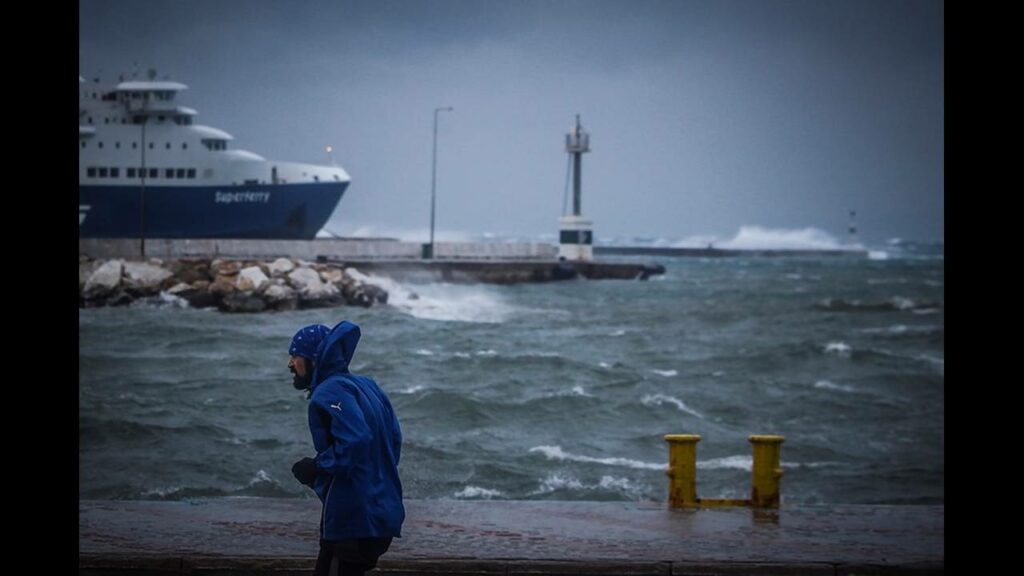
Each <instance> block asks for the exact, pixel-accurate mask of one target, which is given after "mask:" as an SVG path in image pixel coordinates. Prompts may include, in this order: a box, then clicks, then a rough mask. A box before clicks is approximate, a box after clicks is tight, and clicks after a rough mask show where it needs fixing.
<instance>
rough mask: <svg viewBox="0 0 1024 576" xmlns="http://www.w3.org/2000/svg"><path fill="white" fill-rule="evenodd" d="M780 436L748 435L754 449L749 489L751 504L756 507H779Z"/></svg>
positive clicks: (780, 473)
mask: <svg viewBox="0 0 1024 576" xmlns="http://www.w3.org/2000/svg"><path fill="white" fill-rule="evenodd" d="M784 441H785V438H784V437H782V436H759V435H752V436H750V443H751V445H752V446H753V449H754V473H753V482H752V487H751V490H750V499H751V501H752V504H753V505H754V506H756V507H758V508H778V507H779V479H780V478H782V466H781V464H780V460H781V452H782V443H783V442H784Z"/></svg>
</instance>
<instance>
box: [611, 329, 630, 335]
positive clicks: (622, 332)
mask: <svg viewBox="0 0 1024 576" xmlns="http://www.w3.org/2000/svg"><path fill="white" fill-rule="evenodd" d="M625 335H626V331H625V330H616V331H615V332H612V333H611V334H609V336H625Z"/></svg>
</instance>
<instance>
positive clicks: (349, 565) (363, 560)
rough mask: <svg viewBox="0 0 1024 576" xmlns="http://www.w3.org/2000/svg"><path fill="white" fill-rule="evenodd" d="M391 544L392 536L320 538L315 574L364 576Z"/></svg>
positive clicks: (314, 575)
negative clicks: (345, 538)
mask: <svg viewBox="0 0 1024 576" xmlns="http://www.w3.org/2000/svg"><path fill="white" fill-rule="evenodd" d="M390 546H391V538H359V539H355V540H320V555H319V556H317V558H316V568H314V569H313V576H362V575H363V574H364V573H365V572H367V571H369V570H373V568H374V567H375V566H377V559H378V558H380V556H381V555H382V554H384V553H385V552H387V551H388V547H390Z"/></svg>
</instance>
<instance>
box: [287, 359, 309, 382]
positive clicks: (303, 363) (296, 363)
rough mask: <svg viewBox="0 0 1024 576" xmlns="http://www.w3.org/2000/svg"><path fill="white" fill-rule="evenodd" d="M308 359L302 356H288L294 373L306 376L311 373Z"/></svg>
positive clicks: (289, 367)
mask: <svg viewBox="0 0 1024 576" xmlns="http://www.w3.org/2000/svg"><path fill="white" fill-rule="evenodd" d="M307 362H308V360H306V359H305V358H303V357H302V356H289V357H288V369H289V370H291V371H292V374H295V375H296V376H299V377H300V378H305V377H306V374H308V373H309V365H308V364H307Z"/></svg>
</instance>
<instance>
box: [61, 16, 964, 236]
mask: <svg viewBox="0 0 1024 576" xmlns="http://www.w3.org/2000/svg"><path fill="white" fill-rule="evenodd" d="M943 26H944V24H943V5H942V3H941V2H935V1H917V0H906V1H900V2H891V1H871V0H849V1H846V0H843V1H839V0H831V1H828V0H826V1H810V0H808V1H782V0H779V1H729V0H723V1H714V2H711V1H708V2H683V1H671V2H656V1H640V2H597V1H590V2H569V1H561V2H554V1H544V2H540V1H519V2H487V1H482V2H469V1H453V2H411V1H408V2H301V1H297V2H284V1H280V2H252V1H249V2H225V1H220V2H216V1H214V2H211V1H207V2H190V1H184V2H183V1H176V2H157V1H151V2H127V1H123V2H100V1H82V2H81V3H80V54H79V62H80V66H81V73H82V75H83V76H85V77H87V78H90V77H92V76H93V75H94V74H95V73H96V72H97V71H98V70H102V75H103V76H104V78H105V79H106V80H114V79H116V75H117V74H118V73H122V72H130V71H131V70H132V69H134V68H138V69H139V70H142V71H144V70H145V69H146V68H149V67H155V68H157V69H158V71H159V73H160V75H161V76H163V75H164V74H169V75H170V77H171V78H173V79H175V80H179V81H182V82H184V83H186V84H188V85H189V86H190V90H189V91H187V92H185V93H184V94H183V95H182V100H183V102H184V103H185V104H186V105H191V106H193V107H195V108H196V109H198V110H199V113H200V117H199V121H200V122H203V123H208V124H210V125H213V126H217V127H220V128H223V129H225V130H227V131H229V132H231V133H232V134H233V135H234V136H235V137H236V141H235V144H236V145H237V146H238V147H242V148H246V149H250V150H253V151H255V152H258V153H260V154H262V155H264V156H267V157H270V158H281V159H284V160H299V161H309V162H324V161H326V160H327V158H326V156H325V154H324V151H323V150H324V146H325V145H326V144H332V145H333V146H334V148H335V153H334V157H335V159H336V160H337V161H338V163H339V164H341V165H342V166H343V167H345V168H346V169H347V170H348V171H349V172H350V173H351V174H352V176H353V184H352V187H351V189H350V192H349V193H348V194H347V195H346V197H345V199H344V200H343V201H342V203H341V205H340V207H339V209H338V211H337V212H336V214H335V219H334V222H333V224H332V226H333V227H334V228H335V229H338V230H341V231H344V232H346V233H353V232H357V231H360V230H362V231H364V232H369V233H387V232H389V231H399V230H425V229H426V227H427V224H428V222H429V192H430V166H431V142H432V125H433V109H434V108H435V107H440V106H448V105H450V106H454V107H455V111H454V112H452V113H444V114H442V115H441V122H440V127H439V138H438V141H439V152H438V226H439V228H440V229H442V230H453V231H463V232H471V233H479V232H484V231H495V232H504V233H522V234H527V235H535V234H538V233H552V232H554V230H555V228H556V226H557V224H556V220H557V217H558V216H559V215H560V212H561V207H562V200H563V199H562V193H563V187H564V182H565V162H566V158H565V154H564V152H563V151H562V148H561V146H562V138H563V134H564V132H565V131H566V130H567V129H568V128H569V125H570V123H571V122H572V119H573V117H574V115H575V114H576V113H581V114H582V115H583V123H584V126H585V128H587V129H588V130H589V131H590V132H591V133H592V147H593V152H592V153H590V154H588V155H587V156H585V160H584V202H583V205H584V213H585V214H586V215H587V216H590V217H592V218H594V220H595V221H596V231H597V233H598V235H599V236H600V235H609V234H614V235H621V234H637V235H646V236H654V237H672V238H685V237H689V236H698V235H714V236H717V237H719V238H728V237H731V236H732V235H734V234H735V233H736V231H737V230H738V229H739V228H740V227H741V226H744V225H760V226H765V227H770V228H786V229H802V228H808V227H816V228H820V229H823V230H826V231H828V232H830V233H832V234H834V235H836V236H841V235H842V233H843V231H844V230H845V226H846V222H847V210H848V209H851V208H852V209H856V210H857V211H858V219H859V220H860V225H861V229H862V231H863V234H864V236H865V237H866V238H868V239H873V240H875V241H879V240H884V239H886V238H889V237H893V236H899V237H904V238H911V239H923V240H936V239H941V238H942V236H943V225H942V219H943V195H944V188H943V187H944V181H943V173H942V165H943V106H944V102H943V86H944V78H943ZM135 63H138V64H137V66H136V65H135Z"/></svg>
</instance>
